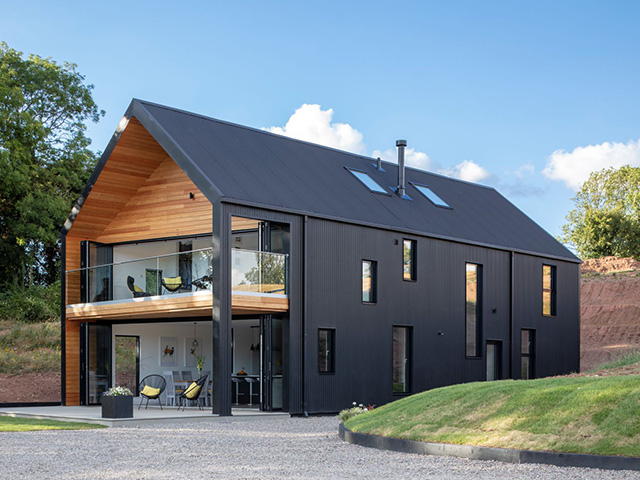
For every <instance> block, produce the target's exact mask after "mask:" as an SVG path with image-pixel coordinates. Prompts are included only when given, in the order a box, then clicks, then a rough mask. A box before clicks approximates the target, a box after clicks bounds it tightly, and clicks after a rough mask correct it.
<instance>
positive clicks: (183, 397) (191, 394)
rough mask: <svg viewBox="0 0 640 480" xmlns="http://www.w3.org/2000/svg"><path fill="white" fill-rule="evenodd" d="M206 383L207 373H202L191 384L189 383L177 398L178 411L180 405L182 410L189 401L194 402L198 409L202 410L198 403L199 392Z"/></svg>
mask: <svg viewBox="0 0 640 480" xmlns="http://www.w3.org/2000/svg"><path fill="white" fill-rule="evenodd" d="M206 383H207V375H204V376H202V377H200V378H199V379H198V380H196V381H195V382H193V383H192V384H191V385H189V387H188V388H187V389H186V390H185V391H184V392H182V393H181V394H180V396H179V397H178V400H179V402H180V403H179V404H178V411H180V407H182V411H183V412H184V410H185V408H187V402H189V401H192V402H196V404H197V405H198V408H199V409H200V410H203V408H202V406H201V405H200V394H201V393H202V390H203V389H204V386H205V384H206ZM183 402H184V403H183Z"/></svg>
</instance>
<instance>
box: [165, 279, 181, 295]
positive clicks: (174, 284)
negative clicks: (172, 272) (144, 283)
mask: <svg viewBox="0 0 640 480" xmlns="http://www.w3.org/2000/svg"><path fill="white" fill-rule="evenodd" d="M162 286H163V287H164V288H165V289H166V290H167V291H168V292H171V293H175V292H177V291H178V290H180V289H181V288H184V287H185V284H184V283H183V282H182V277H181V276H177V277H162Z"/></svg>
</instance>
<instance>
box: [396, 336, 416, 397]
mask: <svg viewBox="0 0 640 480" xmlns="http://www.w3.org/2000/svg"><path fill="white" fill-rule="evenodd" d="M396 329H403V330H404V331H405V334H404V340H405V345H406V357H405V390H404V391H402V392H397V391H394V389H393V386H394V382H393V380H394V378H393V369H394V362H395V357H394V353H395V352H394V350H393V341H394V336H395V335H394V334H395V331H396ZM412 376H413V325H398V324H394V325H392V328H391V394H392V395H399V396H403V395H411V394H412V392H413V390H412V388H413V381H412Z"/></svg>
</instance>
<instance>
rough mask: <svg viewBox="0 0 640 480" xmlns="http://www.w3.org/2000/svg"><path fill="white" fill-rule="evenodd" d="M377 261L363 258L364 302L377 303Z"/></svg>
mask: <svg viewBox="0 0 640 480" xmlns="http://www.w3.org/2000/svg"><path fill="white" fill-rule="evenodd" d="M377 265H378V263H377V262H374V261H371V260H362V303H376V283H377V282H376V275H377V272H376V270H377Z"/></svg>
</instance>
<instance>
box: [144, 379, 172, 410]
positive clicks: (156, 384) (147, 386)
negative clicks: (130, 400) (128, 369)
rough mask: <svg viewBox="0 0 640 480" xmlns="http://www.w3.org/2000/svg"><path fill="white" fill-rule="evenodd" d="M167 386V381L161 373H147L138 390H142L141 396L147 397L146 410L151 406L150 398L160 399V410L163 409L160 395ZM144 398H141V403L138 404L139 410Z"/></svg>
mask: <svg viewBox="0 0 640 480" xmlns="http://www.w3.org/2000/svg"><path fill="white" fill-rule="evenodd" d="M166 387H167V381H166V380H165V379H164V377H163V376H161V375H147V376H146V377H144V378H143V379H142V381H141V382H140V386H139V387H138V390H139V392H140V397H144V398H146V399H147V404H146V405H145V407H144V409H145V410H146V409H147V407H148V406H149V400H156V399H157V400H158V403H159V404H160V410H162V402H161V401H160V395H162V392H164V389H165V388H166ZM142 401H143V398H140V404H139V405H138V410H140V407H141V406H142Z"/></svg>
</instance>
